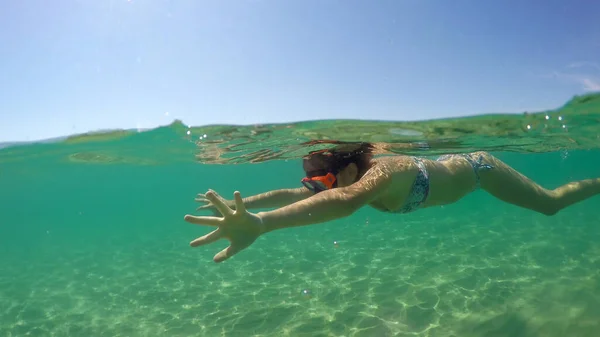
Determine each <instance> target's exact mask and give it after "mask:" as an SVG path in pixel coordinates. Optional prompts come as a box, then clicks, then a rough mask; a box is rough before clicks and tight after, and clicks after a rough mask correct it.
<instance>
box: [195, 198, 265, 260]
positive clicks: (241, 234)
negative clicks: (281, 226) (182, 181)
mask: <svg viewBox="0 0 600 337" xmlns="http://www.w3.org/2000/svg"><path fill="white" fill-rule="evenodd" d="M233 196H234V202H235V210H234V209H232V208H231V207H230V206H229V205H227V201H226V200H225V199H223V198H222V197H221V196H219V195H218V194H217V192H215V191H212V190H209V191H208V192H206V193H205V194H204V197H205V198H206V200H207V201H208V202H210V204H211V205H212V206H213V207H214V208H216V210H218V211H219V212H220V213H221V215H223V217H222V218H221V217H214V216H193V215H186V216H185V217H184V220H185V221H187V222H190V223H193V224H196V225H204V226H213V227H217V229H215V230H214V231H212V232H210V233H208V234H206V235H204V236H201V237H199V238H197V239H196V240H194V241H192V242H191V243H190V245H191V246H192V247H198V246H203V245H207V244H210V243H213V242H215V241H217V240H220V239H227V240H229V242H230V245H229V247H227V248H225V249H223V250H222V251H220V252H219V253H217V255H215V257H214V258H213V259H214V261H215V262H222V261H225V260H227V259H228V258H230V257H232V256H233V255H235V254H237V253H238V252H240V251H241V250H243V249H245V248H246V247H248V246H250V245H251V244H252V243H253V242H254V241H255V240H256V239H257V238H258V237H259V236H260V235H261V234H262V233H264V226H263V224H262V219H261V218H260V217H259V216H258V215H256V214H253V213H250V212H248V211H246V206H245V205H244V202H243V201H242V196H241V194H240V192H237V191H236V192H234V193H233Z"/></svg>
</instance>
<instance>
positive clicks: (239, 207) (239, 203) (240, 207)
mask: <svg viewBox="0 0 600 337" xmlns="http://www.w3.org/2000/svg"><path fill="white" fill-rule="evenodd" d="M233 199H234V200H235V209H236V213H237V212H238V211H239V212H241V213H245V212H246V205H244V201H243V200H242V194H241V193H240V192H239V191H235V192H233Z"/></svg>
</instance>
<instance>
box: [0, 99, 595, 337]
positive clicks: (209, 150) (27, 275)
mask: <svg viewBox="0 0 600 337" xmlns="http://www.w3.org/2000/svg"><path fill="white" fill-rule="evenodd" d="M582 104H587V103H585V102H584V103H582ZM595 107H596V108H594V106H589V105H584V106H582V107H581V108H580V109H579V110H577V109H575V110H577V111H576V112H575V113H573V114H571V115H569V113H568V111H566V110H564V111H563V110H561V111H555V112H546V113H541V114H538V115H535V116H533V117H532V116H516V117H515V123H517V124H520V125H521V126H523V128H520V129H519V130H517V131H515V132H517V133H515V134H514V135H511V134H508V135H507V134H506V133H505V132H504V133H502V132H501V131H502V130H506V128H504V129H503V127H504V126H502V127H500V126H499V127H496V128H491V129H488V130H484V131H481V132H480V133H479V134H476V135H475V136H476V137H474V135H473V132H466V131H464V130H463V131H464V132H463V133H462V134H461V135H458V136H453V135H450V136H447V137H446V138H444V137H437V138H435V139H433V138H428V137H429V136H428V135H427V133H426V131H423V130H429V129H436V128H435V127H432V125H433V124H432V123H434V124H435V123H446V124H444V125H447V124H448V123H450V122H449V121H430V122H427V123H424V124H419V125H420V126H419V125H416V126H415V125H413V124H402V123H399V124H398V125H394V127H393V128H390V127H389V125H388V124H386V123H384V122H373V123H374V124H373V125H376V126H378V127H380V128H381V129H384V128H388V130H391V131H390V132H389V135H388V137H390V138H388V139H379V140H377V141H380V142H381V143H384V144H392V145H393V146H392V147H393V148H394V151H391V152H402V151H401V150H398V149H402V148H403V149H406V151H407V152H410V151H421V152H420V153H421V154H422V155H433V154H436V153H437V152H448V151H460V150H461V149H471V148H478V149H487V150H491V151H492V152H493V154H494V155H496V156H498V157H500V158H501V159H502V160H504V161H505V162H507V163H508V164H510V165H512V166H513V167H514V168H516V169H518V170H520V171H521V172H522V173H524V174H525V175H527V176H529V177H530V178H532V179H534V180H536V181H537V182H539V183H540V184H542V185H544V186H545V187H548V188H554V187H557V186H559V185H561V184H563V183H566V182H569V181H572V180H579V179H586V178H592V177H598V176H600V170H599V167H600V149H599V146H598V145H600V141H599V142H597V143H594V141H593V140H594V137H595V139H596V140H597V139H598V135H600V129H599V127H598V124H597V123H596V124H591V125H590V124H589V123H590V121H591V120H595V121H597V120H598V116H599V114H600V112H599V110H598V109H597V107H598V106H597V105H595ZM594 109H595V110H594ZM582 111H583V112H582ZM584 112H585V113H584ZM557 115H560V116H568V118H567V117H565V118H564V119H561V120H558V118H557V117H556V116H557ZM545 116H551V117H552V120H553V121H554V123H555V124H551V127H550V128H548V126H547V125H546V130H549V129H552V130H555V131H553V132H555V134H552V133H548V132H546V133H545V132H543V131H539V132H538V133H534V134H529V136H522V134H525V133H526V132H535V131H536V130H537V129H536V128H538V127H539V128H541V127H542V126H541V125H542V124H541V123H542V122H540V123H538V124H535V123H533V122H532V120H533V121H543V120H546V119H545ZM482 118H483V117H482ZM486 118H487V119H486V120H487V122H486V123H488V124H490V121H492V122H493V121H499V120H502V119H503V118H505V117H502V116H492V117H486ZM506 118H507V117H506ZM510 118H512V117H510ZM474 120H475V121H477V120H478V119H474ZM468 121H469V120H467V122H468ZM467 122H465V121H464V120H463V121H462V122H461V121H457V122H456V123H461V125H462V127H463V128H464V129H465V130H467V129H468V125H469V123H467ZM551 122H552V121H548V123H551ZM324 123H333V122H324V121H323V122H315V123H314V124H313V125H312V126H310V125H308V126H307V124H303V128H304V129H303V131H302V135H303V136H302V137H304V138H302V139H299V138H300V136H298V133H294V132H293V131H294V130H295V131H298V130H299V129H300V127H295V126H293V127H289V128H288V127H286V128H283V127H281V126H264V127H263V128H267V129H268V128H271V130H273V129H278V130H280V129H282V130H284V131H285V130H288V131H285V132H288V133H287V135H288V136H289V137H288V139H287V141H284V140H281V141H280V142H278V138H273V137H274V136H273V135H274V134H275V133H274V132H271V138H268V137H266V136H265V134H264V133H261V132H254V134H252V132H250V131H252V130H256V128H258V127H256V128H251V127H248V128H236V129H235V132H224V131H223V129H220V131H219V133H218V134H217V132H216V131H214V130H213V131H210V130H212V129H209V128H205V129H202V128H200V129H198V128H187V127H185V126H184V125H180V124H177V123H176V124H174V125H172V126H169V127H164V128H159V129H156V130H150V131H146V132H141V133H138V132H135V131H133V132H117V133H114V132H113V133H101V134H95V135H86V136H84V137H72V138H68V139H65V140H59V141H56V142H52V143H47V144H24V145H20V146H13V147H7V148H4V149H1V150H0V214H1V215H2V217H1V219H2V220H1V221H2V224H1V226H0V270H1V273H0V336H457V337H458V336H461V337H462V336H466V337H468V336H489V337H493V336H511V337H519V336H527V337H529V336H561V337H562V336H597V335H598V334H599V333H598V331H600V320H599V319H598V317H600V226H598V224H599V219H600V216H599V212H598V209H600V197H598V196H597V197H594V198H591V199H588V200H586V201H584V202H581V203H579V204H576V205H574V206H572V207H570V208H568V209H566V210H564V211H562V212H560V213H558V214H557V215H555V216H552V217H547V216H544V215H539V214H536V213H533V212H531V211H527V210H524V209H520V208H517V207H515V206H512V205H508V204H504V203H502V202H500V201H498V200H495V199H494V198H493V197H491V196H489V195H487V194H485V192H483V191H476V192H474V193H473V194H471V195H469V196H467V197H466V198H465V199H463V200H461V201H460V202H458V203H456V204H453V205H449V206H444V207H440V208H430V209H423V210H419V211H418V212H415V213H412V214H407V215H393V214H382V213H379V212H376V211H374V210H371V209H368V208H364V209H361V210H360V211H358V212H357V213H355V214H354V215H352V216H351V217H349V218H345V219H340V220H336V221H332V222H329V223H326V224H319V225H314V226H307V227H300V228H291V229H286V230H281V231H277V232H273V233H269V234H267V235H265V236H264V237H261V238H259V240H258V241H257V242H255V243H254V244H253V245H252V246H251V247H249V248H248V249H247V250H245V251H243V252H241V253H240V254H238V255H236V256H235V257H234V258H232V259H230V260H228V261H226V262H224V263H221V264H215V263H214V262H212V257H213V255H214V254H215V253H217V252H218V251H219V250H221V249H222V248H224V247H225V244H226V243H225V242H218V243H215V244H213V245H209V246H206V247H202V248H191V247H189V245H188V243H189V242H190V241H191V240H192V239H194V238H196V237H198V236H201V235H203V234H205V233H206V229H205V228H202V227H197V226H194V225H191V224H189V223H186V222H184V221H183V216H184V215H185V214H188V213H194V210H195V208H196V206H197V205H196V204H195V202H194V197H195V195H196V193H199V192H204V191H206V190H207V189H208V188H212V189H215V190H216V191H217V192H219V193H220V194H222V195H223V196H225V197H227V198H232V193H233V191H235V190H239V191H240V192H241V193H242V195H243V196H249V195H252V194H257V193H260V192H264V191H267V190H270V189H277V188H284V187H297V186H299V179H300V178H301V177H302V169H301V165H300V161H299V160H298V159H297V155H298V154H299V153H301V152H302V149H308V147H309V146H308V145H301V144H302V143H303V142H306V141H307V139H308V140H310V139H321V140H326V139H327V138H328V137H323V136H319V134H318V133H317V132H313V133H314V134H313V137H314V138H311V134H310V133H309V132H308V131H306V130H309V131H310V130H313V131H314V130H318V129H319V128H320V129H321V130H328V128H327V127H325V126H324V125H325V124H324ZM338 123H348V122H344V121H339V122H338ZM563 123H564V124H566V125H567V127H566V128H563V127H562V126H561V125H563ZM491 124H492V125H493V123H491ZM500 124H501V123H500ZM327 125H330V126H331V124H327ZM502 125H505V124H502ZM526 125H533V126H534V127H533V128H527V127H526ZM411 127H412V130H413V133H410V132H405V131H402V132H400V131H399V130H400V129H402V130H406V129H410V128H411ZM417 127H421V129H419V130H417V131H415V130H416V129H417ZM565 129H568V130H569V133H565V132H566V131H565ZM190 130H191V132H190V134H188V131H190ZM206 130H209V131H206ZM244 130H245V131H244ZM436 130H438V131H440V130H439V129H436ZM444 130H445V131H444ZM478 130H480V128H478ZM581 130H585V132H583V131H581ZM246 131H248V132H246ZM284 131H281V132H284ZM450 131H451V128H450V127H447V128H446V129H442V130H441V131H440V132H442V133H443V134H445V135H448V132H450ZM351 132H355V131H352V130H351ZM369 132H371V133H370V134H367V135H366V136H372V137H375V136H381V133H376V132H374V131H369ZM418 132H421V133H420V134H419V133H418ZM452 132H457V131H456V130H454V131H452ZM205 133H207V137H206V138H205V137H204V134H205ZM236 133H238V134H236ZM243 134H248V135H250V136H248V137H243V136H241V135H243ZM401 134H402V135H404V136H406V137H416V138H418V139H413V140H414V142H412V143H411V142H410V141H406V142H404V141H402V142H400V141H398V142H392V141H391V140H394V139H399V138H401V137H402V135H401ZM502 134H504V136H502ZM281 135H282V134H279V136H281ZM283 135H285V134H283ZM494 135H496V137H497V138H496V139H497V141H496V142H491V141H489V139H492V138H493V137H494ZM213 136H214V137H213ZM216 136H219V137H221V138H219V139H220V141H219V142H214V143H210V140H211V139H214V138H218V137H216ZM338 136H340V137H339V138H340V139H343V137H346V138H345V140H347V139H350V138H351V136H352V135H351V134H345V135H340V132H338ZM364 136H365V134H362V136H361V137H364ZM252 137H259V139H256V138H252ZM260 137H263V138H260ZM461 137H463V138H461ZM486 137H487V138H486ZM503 137H504V138H503ZM527 137H529V138H527ZM552 137H555V138H552ZM561 137H562V138H561ZM197 138H200V139H201V140H202V141H203V142H204V143H200V142H198V141H197ZM357 138H360V137H359V135H357ZM450 138H452V139H450ZM523 139H527V142H524V141H523ZM568 139H572V140H573V142H571V141H569V140H568ZM357 140H358V139H357ZM435 140H438V142H437V143H436V142H435ZM441 140H443V141H441ZM450 140H452V141H450ZM260 141H262V142H263V143H260ZM422 142H425V144H430V146H429V147H427V146H426V147H423V146H422V144H423V143H422ZM478 142H479V143H478ZM502 142H504V143H502ZM498 143H502V144H500V145H499V144H498ZM265 144H266V145H265ZM278 144H279V145H281V144H283V145H281V146H279V145H278ZM403 144H404V145H406V144H409V145H406V146H404V145H403ZM410 144H421V145H419V146H413V145H410ZM536 144H537V145H536ZM594 144H595V145H594ZM284 145H285V146H284ZM548 147H551V148H548ZM594 147H595V148H594ZM387 149H389V147H388V148H387ZM520 149H522V150H523V151H519V150H520ZM201 150H202V151H203V152H202V153H203V154H201V155H199V151H201ZM494 150H495V151H494ZM242 152H243V153H242ZM223 154H225V155H227V154H229V156H225V155H223ZM236 154H237V156H236ZM225 157H227V158H230V160H232V161H235V163H228V162H226V163H225V164H224V165H211V164H210V163H214V162H217V161H218V160H224V159H223V158H225ZM219 158H220V159H219ZM240 158H244V159H245V160H244V161H241V160H240ZM265 158H266V159H265ZM263 159H264V160H263ZM278 159H279V160H278ZM207 162H210V163H207ZM250 162H253V163H250ZM254 162H258V163H254ZM334 241H337V242H338V244H337V245H336V244H334Z"/></svg>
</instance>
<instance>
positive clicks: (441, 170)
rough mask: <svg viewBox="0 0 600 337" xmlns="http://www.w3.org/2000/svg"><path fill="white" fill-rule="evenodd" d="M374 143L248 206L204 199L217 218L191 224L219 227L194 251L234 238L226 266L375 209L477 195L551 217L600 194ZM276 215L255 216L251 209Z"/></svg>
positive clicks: (490, 161)
mask: <svg viewBox="0 0 600 337" xmlns="http://www.w3.org/2000/svg"><path fill="white" fill-rule="evenodd" d="M372 153H373V151H372V147H371V146H370V144H368V143H362V144H359V145H356V144H352V145H341V146H337V147H335V148H333V149H329V150H321V151H315V152H311V153H310V154H309V155H308V156H306V157H305V158H304V159H303V166H304V172H305V173H306V176H305V177H304V178H303V179H302V180H301V182H302V185H303V186H302V187H300V188H295V189H280V190H275V191H270V192H266V193H261V194H258V195H255V196H251V197H248V198H244V199H242V197H241V195H240V193H239V192H237V191H236V192H235V193H234V200H232V201H229V200H225V199H223V198H222V197H221V196H219V195H218V194H217V193H216V192H215V191H212V190H209V191H208V192H207V193H205V194H199V195H198V198H197V199H196V200H197V201H198V202H201V203H204V205H203V206H201V207H199V208H198V209H199V210H203V209H212V210H216V211H218V212H219V213H220V214H221V215H222V217H218V216H192V215H186V216H185V217H184V219H185V221H187V222H190V223H193V224H198V225H206V226H213V227H216V229H215V230H213V231H212V232H210V233H209V234H207V235H204V236H202V237H199V238H197V239H195V240H194V241H192V242H191V246H192V247H197V246H202V245H206V244H210V243H212V242H215V241H217V240H219V239H227V240H229V241H230V246H229V247H227V248H225V249H224V250H222V251H221V252H219V253H217V254H216V255H215V257H214V261H215V262H221V261H224V260H226V259H228V258H230V257H231V256H233V255H235V254H236V253H238V252H239V251H241V250H243V249H244V248H246V247H248V246H249V245H251V244H252V243H253V242H254V241H255V240H256V239H257V238H258V237H259V236H261V235H263V234H265V233H268V232H271V231H273V230H277V229H283V228H289V227H296V226H305V225H311V224H317V223H323V222H326V221H330V220H334V219H338V218H343V217H347V216H349V215H351V214H352V213H354V212H355V211H357V210H358V209H359V208H361V207H363V206H365V205H369V206H371V207H373V208H375V209H378V210H380V211H384V212H394V213H408V212H413V211H415V210H417V209H419V208H425V207H431V206H440V205H446V204H451V203H454V202H456V201H458V200H460V199H461V198H463V197H464V196H465V195H467V194H469V193H470V192H472V191H473V190H475V189H477V188H481V189H483V190H485V191H486V192H488V193H490V194H491V195H493V196H495V197H496V198H498V199H500V200H502V201H504V202H507V203H511V204H513V205H516V206H520V207H523V208H527V209H530V210H533V211H536V212H539V213H542V214H545V215H554V214H556V213H557V212H558V211H560V210H561V209H563V208H565V207H567V206H570V205H572V204H574V203H577V202H579V201H582V200H585V199H587V198H589V197H591V196H594V195H596V194H599V193H600V178H596V179H587V180H582V181H577V182H571V183H568V184H565V185H563V186H560V187H558V188H556V189H554V190H548V189H545V188H543V187H541V186H539V185H538V184H536V183H535V182H534V181H532V180H530V179H529V178H527V177H525V176H524V175H522V174H521V173H519V172H517V171H516V170H514V169H513V168H511V167H510V166H508V165H507V164H505V163H504V162H502V161H501V160H499V159H498V158H496V157H494V156H492V155H490V154H489V153H487V152H473V153H466V154H454V155H444V156H441V157H439V158H438V159H437V160H431V159H424V158H419V157H413V156H405V155H395V156H386V157H379V158H374V157H373V154H372ZM252 208H275V209H274V210H271V211H266V212H259V213H256V214H255V213H250V212H248V211H247V209H252Z"/></svg>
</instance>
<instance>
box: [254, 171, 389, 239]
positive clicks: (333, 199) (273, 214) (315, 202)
mask: <svg viewBox="0 0 600 337" xmlns="http://www.w3.org/2000/svg"><path fill="white" fill-rule="evenodd" d="M390 183H391V175H390V174H389V173H388V172H386V170H384V169H382V168H380V167H376V168H373V169H372V170H370V171H368V172H367V173H365V175H364V176H363V177H362V178H361V179H360V180H359V181H357V182H356V183H354V184H352V185H350V186H348V187H340V188H334V189H331V190H326V191H323V192H320V193H318V194H315V195H313V196H311V197H309V198H306V199H304V200H301V201H298V202H295V203H293V204H291V205H288V206H284V207H282V208H278V209H276V210H272V211H267V212H260V213H258V214H257V215H258V216H259V217H260V218H261V219H262V222H263V225H264V230H265V232H270V231H273V230H276V229H282V228H289V227H296V226H305V225H311V224H317V223H322V222H326V221H330V220H335V219H339V218H343V217H347V216H350V215H351V214H352V213H354V212H356V211H357V210H358V209H359V208H361V207H363V206H364V205H366V204H368V203H369V202H371V201H372V200H374V199H376V198H377V197H378V196H379V195H380V194H381V193H382V192H383V191H385V190H386V189H387V188H388V186H389V185H390Z"/></svg>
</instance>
